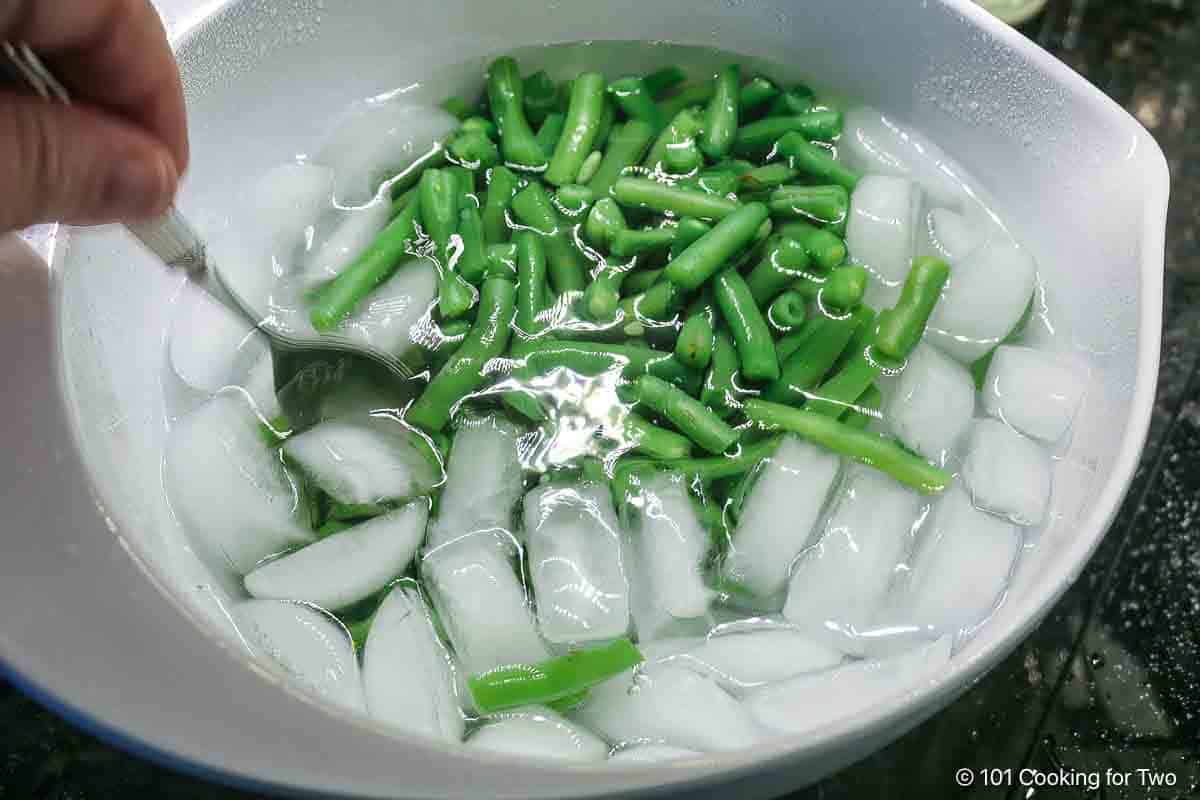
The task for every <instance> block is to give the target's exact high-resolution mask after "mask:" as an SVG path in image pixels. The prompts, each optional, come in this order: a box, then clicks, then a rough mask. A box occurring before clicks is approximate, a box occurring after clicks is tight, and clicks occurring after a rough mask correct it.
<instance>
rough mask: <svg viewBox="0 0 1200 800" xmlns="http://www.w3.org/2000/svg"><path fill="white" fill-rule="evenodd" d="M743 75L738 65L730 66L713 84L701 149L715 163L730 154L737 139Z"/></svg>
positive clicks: (718, 75)
mask: <svg viewBox="0 0 1200 800" xmlns="http://www.w3.org/2000/svg"><path fill="white" fill-rule="evenodd" d="M741 75H742V72H741V68H740V67H739V66H738V65H737V64H729V65H727V66H725V67H722V68H721V71H720V72H718V73H717V77H716V79H715V81H714V85H713V96H712V98H711V99H710V100H709V101H708V108H707V109H706V110H705V116H704V132H703V133H702V134H701V136H700V149H701V150H702V151H703V152H704V154H705V155H706V156H708V157H709V158H711V159H712V160H714V161H716V160H719V159H721V158H724V157H725V156H726V155H727V154H728V153H729V150H730V148H732V147H733V141H734V137H735V136H736V135H737V131H738V94H739V92H740V88H741Z"/></svg>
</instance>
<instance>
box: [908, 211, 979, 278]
mask: <svg viewBox="0 0 1200 800" xmlns="http://www.w3.org/2000/svg"><path fill="white" fill-rule="evenodd" d="M982 239H983V235H982V233H981V231H979V230H978V228H977V227H975V226H973V225H972V224H971V221H969V220H968V218H967V217H966V216H965V215H963V214H959V213H958V212H957V211H951V210H950V209H948V208H933V209H930V210H929V211H928V212H927V213H926V214H925V216H924V218H923V224H922V225H921V230H920V232H919V233H918V234H917V255H919V256H930V257H933V258H940V259H942V260H943V261H945V262H946V263H948V264H950V265H951V266H953V265H955V264H957V263H958V262H959V261H961V260H962V259H964V258H966V257H967V256H968V255H970V254H971V252H972V251H973V250H974V249H975V248H976V247H978V246H979V245H980V244H981V243H982Z"/></svg>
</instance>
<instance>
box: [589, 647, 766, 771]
mask: <svg viewBox="0 0 1200 800" xmlns="http://www.w3.org/2000/svg"><path fill="white" fill-rule="evenodd" d="M572 717H573V718H574V719H577V720H579V721H580V722H581V723H583V724H584V725H586V726H587V727H589V728H591V729H592V730H594V731H597V732H598V733H599V734H600V735H601V736H603V737H604V738H606V739H607V740H608V741H609V742H610V743H612V744H614V745H622V744H630V743H635V742H636V743H638V744H664V745H668V746H671V747H679V748H686V749H689V750H698V751H700V752H708V751H712V750H739V749H742V748H745V747H751V746H753V745H754V744H755V743H756V742H758V741H760V739H761V738H762V735H763V731H762V730H761V729H760V728H759V727H758V726H757V725H756V724H755V723H754V721H753V720H752V719H751V718H750V716H749V714H747V713H746V710H745V709H744V708H743V707H742V705H741V704H740V703H738V701H737V700H735V699H733V697H731V696H730V695H729V694H728V693H726V692H725V691H724V690H723V689H722V688H721V687H720V686H718V685H717V684H716V682H715V681H713V680H712V679H711V678H707V677H705V676H703V675H700V674H698V673H696V672H693V671H692V670H690V669H685V668H683V667H678V666H674V665H671V664H665V665H657V666H653V667H651V668H647V669H636V668H635V669H633V670H628V671H626V672H623V673H621V674H620V675H618V676H616V677H614V678H611V679H609V680H607V681H605V682H604V683H602V684H600V685H598V686H595V687H593V688H592V690H591V692H590V694H589V696H588V699H587V700H586V701H585V702H584V704H583V705H582V706H580V707H579V708H578V709H576V710H575V711H574V712H573V714H572Z"/></svg>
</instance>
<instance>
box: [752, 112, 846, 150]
mask: <svg viewBox="0 0 1200 800" xmlns="http://www.w3.org/2000/svg"><path fill="white" fill-rule="evenodd" d="M793 132H795V133H798V134H799V135H801V136H803V137H804V138H805V139H834V138H836V137H837V136H838V134H840V133H841V132H842V113H841V112H840V111H809V112H807V113H805V114H797V115H796V116H791V117H765V118H763V119H760V120H759V121H758V122H751V123H750V124H748V125H743V126H742V127H741V128H739V129H738V132H737V138H736V139H735V140H734V143H733V151H734V152H735V153H738V154H739V155H759V156H761V155H764V154H766V153H769V152H770V151H771V148H773V147H775V143H776V142H778V141H779V139H780V138H782V137H783V136H784V135H785V134H789V133H793Z"/></svg>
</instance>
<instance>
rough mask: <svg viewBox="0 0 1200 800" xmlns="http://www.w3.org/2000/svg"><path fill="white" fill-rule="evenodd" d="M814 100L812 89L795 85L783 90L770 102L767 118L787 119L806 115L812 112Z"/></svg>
mask: <svg viewBox="0 0 1200 800" xmlns="http://www.w3.org/2000/svg"><path fill="white" fill-rule="evenodd" d="M815 104H816V100H815V98H814V97H813V91H812V89H810V88H808V87H807V86H805V85H804V84H802V83H801V84H796V85H794V86H791V87H790V88H788V89H785V90H784V91H783V92H781V93H780V94H779V96H778V97H776V98H775V99H774V100H773V101H772V102H771V107H770V108H768V109H767V116H769V117H789V116H797V115H799V114H807V113H808V112H809V111H812V110H813V106H814V105H815Z"/></svg>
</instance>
